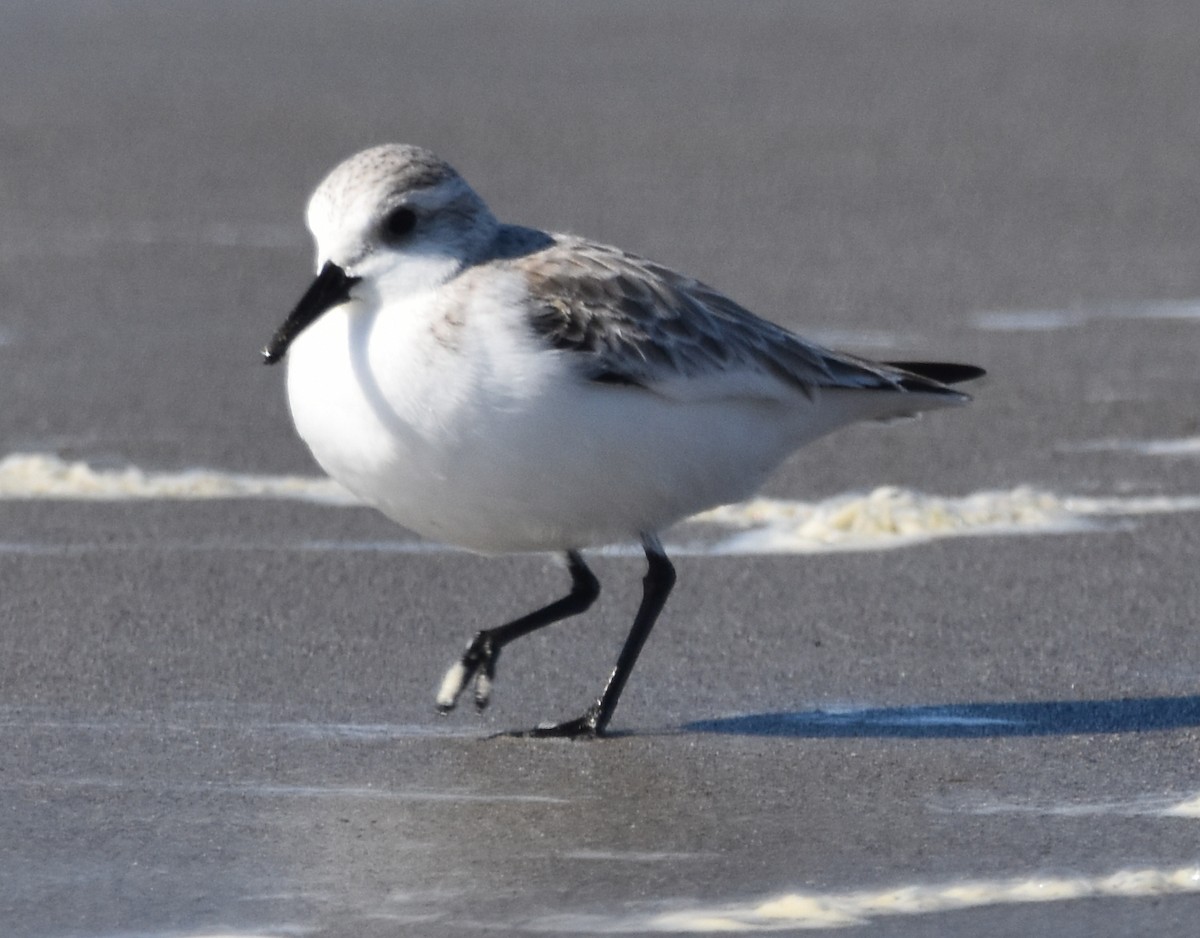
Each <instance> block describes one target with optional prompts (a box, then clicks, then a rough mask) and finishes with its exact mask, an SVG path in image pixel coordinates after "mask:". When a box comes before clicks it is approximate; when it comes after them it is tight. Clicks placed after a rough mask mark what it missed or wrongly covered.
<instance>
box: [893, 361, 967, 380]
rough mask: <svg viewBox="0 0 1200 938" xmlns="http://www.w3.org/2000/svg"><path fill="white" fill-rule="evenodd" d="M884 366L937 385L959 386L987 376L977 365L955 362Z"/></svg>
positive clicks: (903, 363) (908, 363) (894, 363)
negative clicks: (964, 382)
mask: <svg viewBox="0 0 1200 938" xmlns="http://www.w3.org/2000/svg"><path fill="white" fill-rule="evenodd" d="M886 364H887V365H888V366H889V367H892V368H899V369H900V370H901V371H907V372H908V373H909V374H914V375H916V376H917V377H919V378H927V379H928V380H930V381H936V382H937V383H938V384H961V383H962V382H963V381H974V380H975V379H976V378H982V377H983V376H984V375H986V374H987V372H986V371H984V370H983V369H982V368H980V367H979V366H978V365H960V364H957V363H955V362H887V363H886Z"/></svg>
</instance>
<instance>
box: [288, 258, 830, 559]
mask: <svg viewBox="0 0 1200 938" xmlns="http://www.w3.org/2000/svg"><path fill="white" fill-rule="evenodd" d="M524 300H525V296H524V291H523V281H521V280H520V279H519V278H517V277H516V276H515V275H514V276H512V277H510V278H506V277H497V276H491V277H489V278H487V280H486V285H482V286H481V285H480V284H478V283H476V284H474V285H472V284H471V282H470V281H469V280H467V281H465V282H464V283H463V284H462V285H460V286H459V287H458V288H457V290H456V292H454V293H453V294H448V293H447V290H446V288H442V290H440V291H438V292H436V293H424V294H418V295H416V296H412V297H409V298H408V299H406V300H404V301H403V302H400V303H392V304H389V305H387V306H386V307H383V308H380V307H378V306H375V305H371V304H370V303H369V302H363V301H355V302H353V303H349V304H346V305H344V306H341V307H338V308H336V309H333V310H330V311H329V312H328V313H326V314H325V315H324V316H322V317H321V319H319V320H318V321H317V322H316V323H314V324H313V325H312V326H310V327H309V329H307V330H306V331H305V332H304V333H303V334H302V335H301V336H300V337H299V338H298V339H297V340H296V341H295V343H294V344H293V345H292V348H291V350H290V352H289V356H288V359H289V360H288V396H289V401H290V404H291V409H292V415H293V418H294V420H295V422H296V428H297V430H298V431H299V433H300V436H301V437H302V438H303V439H304V440H305V442H306V443H307V444H308V446H309V447H310V448H311V450H312V452H313V455H314V456H315V457H316V459H317V462H318V463H320V465H321V466H322V467H323V468H324V469H325V471H326V472H328V473H329V474H330V475H331V476H333V477H334V478H335V479H337V480H338V481H339V482H341V483H342V484H343V485H345V486H346V487H347V488H349V489H350V490H351V491H353V492H355V493H356V494H357V495H359V496H360V497H361V498H363V499H364V500H365V501H367V502H368V503H370V504H372V505H374V506H376V507H377V508H379V509H380V510H381V511H383V512H384V513H385V514H386V515H388V516H389V517H390V518H392V519H393V520H395V521H397V522H398V523H400V524H401V525H403V526H405V527H406V528H409V529H410V530H413V531H416V532H418V533H420V534H422V535H424V536H426V537H429V538H432V539H436V540H439V541H443V542H446V543H451V544H456V545H459V546H462V547H466V548H468V549H473V550H480V551H497V552H499V551H517V550H564V549H569V548H581V547H587V546H591V545H595V544H602V543H610V542H612V541H617V540H625V539H630V538H635V537H636V536H637V535H638V533H639V532H641V531H654V530H659V529H661V528H662V527H664V526H666V525H668V524H670V523H672V522H674V521H676V520H679V519H680V518H682V517H684V516H686V515H689V514H692V513H693V512H696V511H699V510H702V509H704V508H707V507H711V506H713V505H716V504H722V503H726V502H730V501H734V500H738V499H741V498H744V497H747V496H748V495H750V494H751V493H752V492H753V491H754V490H755V489H756V488H757V487H758V486H759V485H760V484H761V483H762V482H763V480H764V479H765V478H766V475H767V474H768V473H769V472H770V471H771V470H772V469H773V468H774V467H775V466H776V465H777V464H778V463H779V462H780V461H781V460H782V459H783V458H784V457H785V456H786V455H787V454H788V453H789V452H790V451H791V450H792V449H794V448H795V447H796V446H799V445H800V444H801V443H803V442H805V441H806V440H807V439H811V438H812V437H813V436H815V435H818V434H819V433H821V432H825V431H826V430H828V429H832V428H833V427H832V426H827V425H825V422H824V421H822V422H820V423H818V422H814V419H813V418H814V417H815V416H816V415H817V414H820V413H822V411H821V408H819V407H813V402H809V401H805V400H803V399H800V398H797V400H795V401H790V402H779V401H763V400H728V399H726V400H719V399H718V400H713V401H679V400H671V399H668V398H667V397H665V396H660V395H657V394H654V393H651V392H648V391H645V390H643V389H640V388H630V387H622V386H614V385H606V384H597V383H595V382H589V381H584V380H581V379H580V378H579V376H578V373H577V372H576V371H575V369H574V367H573V363H572V362H571V361H570V360H569V359H570V356H571V355H572V354H573V353H570V352H558V351H553V350H549V349H547V348H546V347H545V346H544V345H542V344H541V343H540V342H539V340H538V339H537V338H536V337H535V336H534V335H533V333H532V331H531V330H530V329H529V327H528V326H527V325H526V322H525V318H524V315H523V312H522V305H521V304H522V303H523V302H524ZM836 423H837V421H835V424H836Z"/></svg>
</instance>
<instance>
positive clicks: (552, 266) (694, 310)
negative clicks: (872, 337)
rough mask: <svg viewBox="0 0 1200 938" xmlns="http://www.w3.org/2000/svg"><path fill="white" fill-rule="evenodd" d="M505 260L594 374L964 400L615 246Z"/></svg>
mask: <svg viewBox="0 0 1200 938" xmlns="http://www.w3.org/2000/svg"><path fill="white" fill-rule="evenodd" d="M510 263H512V264H513V265H514V266H516V267H517V268H519V269H520V270H521V271H522V273H523V274H524V275H525V277H526V279H527V281H528V285H529V292H530V297H531V299H532V304H531V308H530V314H529V323H530V327H531V328H532V329H533V331H534V332H535V333H536V334H537V335H538V336H540V337H541V338H542V339H543V340H544V341H545V342H546V343H547V344H548V345H549V346H551V347H553V348H556V349H561V350H568V351H572V352H575V353H577V354H579V355H580V360H581V367H582V368H583V371H584V374H585V375H586V376H587V377H589V378H591V379H593V380H597V381H602V382H607V383H618V384H628V385H637V386H641V387H646V388H653V387H654V385H655V384H659V383H661V382H663V381H666V380H668V379H670V378H675V377H683V378H693V377H700V376H703V375H705V374H708V373H715V372H736V371H739V370H750V371H757V372H759V373H765V374H769V375H772V376H774V377H775V378H777V379H778V380H780V381H781V382H783V383H784V384H785V385H789V386H791V387H793V388H795V389H796V390H798V391H800V392H801V393H803V394H805V395H808V396H811V395H812V394H813V392H814V390H815V389H817V388H859V389H864V390H869V389H878V390H889V391H919V392H925V393H938V394H940V393H945V394H949V395H955V396H962V395H960V394H959V392H956V391H951V390H949V389H948V388H946V387H945V386H944V385H942V384H940V383H939V382H937V381H936V380H931V379H928V378H926V377H923V376H921V375H914V374H911V373H909V372H905V371H903V370H900V369H897V368H893V367H890V366H888V365H884V364H880V363H876V362H869V361H866V360H864V359H859V358H856V357H854V356H851V355H846V354H844V353H840V352H834V351H832V350H829V349H825V348H822V347H820V346H818V345H814V344H812V343H809V342H806V341H804V340H803V339H801V338H799V337H798V336H796V335H794V334H792V333H790V332H788V331H787V330H786V329H783V328H782V327H780V326H777V325H775V324H774V323H771V322H768V321H766V320H764V319H760V318H759V317H757V316H755V315H754V314H753V313H751V312H750V311H749V310H747V309H745V308H743V307H742V306H739V305H738V304H737V303H735V302H733V300H731V299H729V298H728V297H727V296H725V295H723V294H721V293H718V292H717V291H716V290H714V289H712V288H711V287H709V286H706V285H705V284H703V283H701V282H699V281H697V280H693V279H691V278H688V277H684V276H681V275H680V274H677V273H675V272H674V271H672V270H669V269H668V268H666V267H662V266H660V265H658V264H654V263H652V262H650V261H646V260H643V259H642V258H640V257H636V256H635V255H631V254H626V253H624V252H622V251H619V250H617V249H616V248H612V247H607V246H605V245H600V244H593V243H591V242H587V241H583V240H579V239H575V238H566V237H560V238H557V239H556V240H555V242H554V243H553V244H552V245H551V246H549V247H546V248H545V249H543V250H540V251H536V252H533V253H530V254H526V255H524V256H521V257H518V258H516V259H513V260H512V261H510Z"/></svg>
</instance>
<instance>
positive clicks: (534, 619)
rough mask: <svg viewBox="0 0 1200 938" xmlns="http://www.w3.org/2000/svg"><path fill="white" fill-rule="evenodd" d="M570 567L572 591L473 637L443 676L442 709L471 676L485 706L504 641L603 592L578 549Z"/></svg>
mask: <svg viewBox="0 0 1200 938" xmlns="http://www.w3.org/2000/svg"><path fill="white" fill-rule="evenodd" d="M567 569H568V570H570V571H571V592H570V593H568V594H567V595H566V596H564V597H563V598H562V599H559V600H556V601H555V602H552V603H550V605H548V606H544V607H543V608H541V609H538V610H535V611H534V612H531V613H529V615H527V616H521V618H519V619H514V620H513V621H512V622H507V623H505V624H504V625H501V626H498V627H496V628H494V629H484V630H483V631H482V632H480V633H479V634H477V635H476V636H475V638H473V639H472V640H471V644H469V645H468V646H467V650H466V651H465V652H463V656H462V658H460V659H459V660H458V661H456V662H455V663H454V664H453V665H451V667H450V670H449V671H447V672H446V676H445V678H443V679H442V686H441V689H440V690H439V691H438V695H437V706H438V709H439V710H441V711H442V712H443V713H448V712H449V711H451V710H453V709H454V704H455V702H456V701H457V700H458V695H459V694H461V693H462V691H463V688H464V687H466V686H467V684H468V683H470V681H471V679H472V678H474V679H475V706H476V707H478V708H479V709H481V710H482V709H483V708H484V707H486V706H487V704H488V700H489V699H490V697H491V693H492V682H493V680H495V677H496V661H497V660H498V659H499V658H500V650H501V649H502V648H504V646H505V645H507V644H508V643H509V642H511V641H513V640H514V639H518V638H520V637H521V636H522V635H528V634H529V633H530V632H532V631H534V630H535V629H540V628H542V627H543V626H546V625H551V624H552V623H554V622H559V621H561V620H563V619H566V618H569V617H571V616H575V615H579V613H581V612H584V611H585V610H586V609H587V608H588V607H589V606H591V604H592V603H594V602H595V601H596V597H597V596H599V595H600V581H599V580H597V579H596V577H595V575H594V574H593V573H592V571H591V570H589V569H588V566H587V564H586V563H584V562H583V557H582V556H580V554H579V552H578V551H574V550H572V551H568V552H567Z"/></svg>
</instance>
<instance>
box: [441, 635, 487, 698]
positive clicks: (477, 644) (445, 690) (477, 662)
mask: <svg viewBox="0 0 1200 938" xmlns="http://www.w3.org/2000/svg"><path fill="white" fill-rule="evenodd" d="M499 658H500V649H499V648H497V647H496V643H495V642H494V641H492V636H491V633H490V632H487V631H483V632H480V633H479V634H478V635H476V636H475V637H474V638H473V639H472V640H471V644H470V645H468V646H467V650H466V651H465V652H463V656H462V657H461V658H460V659H459V660H458V661H456V662H454V664H452V665H450V669H449V670H448V671H447V672H446V676H445V677H444V678H442V686H441V687H440V688H438V694H437V708H438V710H440V711H441V712H442V713H449V712H450V711H451V710H453V709H454V705H455V704H456V703H458V696H459V694H461V693H462V692H463V690H464V688H466V686H467V685H468V684H469V683H471V681H472V679H473V680H474V681H475V707H476V709H478V710H482V709H483V708H484V707H486V706H487V705H488V702H489V701H490V700H491V697H492V683H493V681H494V680H495V677H496V661H497V660H498V659H499Z"/></svg>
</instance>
